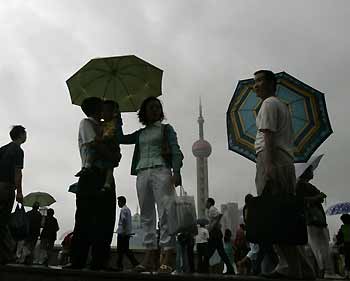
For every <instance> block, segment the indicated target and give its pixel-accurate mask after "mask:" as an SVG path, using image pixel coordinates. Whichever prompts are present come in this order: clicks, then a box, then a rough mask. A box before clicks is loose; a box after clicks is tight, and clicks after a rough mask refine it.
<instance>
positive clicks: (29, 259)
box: [24, 202, 42, 264]
mask: <svg viewBox="0 0 350 281" xmlns="http://www.w3.org/2000/svg"><path fill="white" fill-rule="evenodd" d="M38 210H39V203H38V202H34V204H33V207H32V210H30V211H28V212H27V213H26V217H27V219H28V225H29V231H28V236H27V238H26V239H25V246H26V249H27V250H28V254H27V256H26V257H25V260H24V262H25V263H26V264H32V263H33V258H34V255H33V254H34V249H35V246H36V243H37V242H38V238H39V235H40V228H41V227H42V226H41V221H42V216H41V213H40V212H39V211H38Z"/></svg>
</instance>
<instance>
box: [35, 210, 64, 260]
mask: <svg viewBox="0 0 350 281" xmlns="http://www.w3.org/2000/svg"><path fill="white" fill-rule="evenodd" d="M54 214H55V211H54V210H53V209H51V208H50V209H48V210H47V215H46V217H45V221H44V227H43V230H42V232H41V234H40V252H41V253H40V259H39V263H40V264H42V265H46V266H48V264H49V261H50V258H51V256H52V250H53V247H54V245H55V241H56V239H57V231H58V230H59V229H60V228H59V226H58V222H57V219H56V218H55V217H54Z"/></svg>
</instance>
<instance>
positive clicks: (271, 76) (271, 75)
mask: <svg viewBox="0 0 350 281" xmlns="http://www.w3.org/2000/svg"><path fill="white" fill-rule="evenodd" d="M260 73H262V74H264V77H265V79H266V80H269V81H271V82H272V83H273V86H274V89H275V90H276V88H277V78H276V75H275V73H273V72H272V71H271V70H266V69H261V70H258V71H256V72H255V73H254V75H257V74H260Z"/></svg>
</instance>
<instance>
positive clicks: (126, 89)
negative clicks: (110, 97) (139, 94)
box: [116, 75, 136, 108]
mask: <svg viewBox="0 0 350 281" xmlns="http://www.w3.org/2000/svg"><path fill="white" fill-rule="evenodd" d="M116 77H117V79H118V80H119V82H120V84H122V85H123V87H124V89H125V91H126V95H127V96H128V97H131V96H132V95H130V93H129V90H128V88H127V87H126V85H125V83H124V82H123V80H122V79H120V77H119V76H118V75H117V76H116ZM129 101H130V103H131V104H132V105H133V107H134V108H136V105H135V104H134V102H133V101H132V99H129Z"/></svg>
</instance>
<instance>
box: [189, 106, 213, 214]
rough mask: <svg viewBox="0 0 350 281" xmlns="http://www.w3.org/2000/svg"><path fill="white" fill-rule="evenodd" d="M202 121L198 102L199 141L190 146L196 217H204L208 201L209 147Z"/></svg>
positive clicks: (200, 107)
mask: <svg viewBox="0 0 350 281" xmlns="http://www.w3.org/2000/svg"><path fill="white" fill-rule="evenodd" d="M203 123H204V119H203V116H202V103H201V102H199V117H198V124H199V140H197V141H196V142H195V143H194V144H193V145H192V152H193V155H194V156H195V157H196V159H197V215H198V218H204V217H205V205H206V201H207V199H208V157H209V156H210V154H211V145H210V143H209V142H207V141H206V140H204V134H203Z"/></svg>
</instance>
